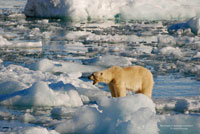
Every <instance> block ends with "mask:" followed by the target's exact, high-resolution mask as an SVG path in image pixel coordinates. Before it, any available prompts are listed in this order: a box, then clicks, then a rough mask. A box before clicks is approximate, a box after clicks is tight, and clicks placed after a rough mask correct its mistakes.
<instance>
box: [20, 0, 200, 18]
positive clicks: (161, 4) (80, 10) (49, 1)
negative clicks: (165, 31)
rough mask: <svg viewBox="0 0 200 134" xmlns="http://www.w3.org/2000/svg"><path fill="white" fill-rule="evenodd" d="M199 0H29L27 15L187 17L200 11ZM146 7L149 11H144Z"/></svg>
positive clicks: (26, 8)
mask: <svg viewBox="0 0 200 134" xmlns="http://www.w3.org/2000/svg"><path fill="white" fill-rule="evenodd" d="M199 4H200V3H199V1H197V0H191V1H188V0H185V1H182V0H176V1H174V0H168V1H165V0H148V1H146V0H140V1H138V0H117V1H113V0H98V1H95V3H94V2H93V0H85V1H81V2H80V1H77V0H28V1H27V4H26V6H25V10H24V12H25V15H26V16H31V17H66V18H70V19H72V20H78V21H80V20H91V19H92V20H100V19H101V20H102V19H113V20H114V19H127V20H130V19H136V20H163V19H164V20H166V19H167V20H169V19H174V18H178V19H183V18H188V17H193V16H196V15H199V14H200V10H199V8H198V5H199ZM144 9H145V10H144Z"/></svg>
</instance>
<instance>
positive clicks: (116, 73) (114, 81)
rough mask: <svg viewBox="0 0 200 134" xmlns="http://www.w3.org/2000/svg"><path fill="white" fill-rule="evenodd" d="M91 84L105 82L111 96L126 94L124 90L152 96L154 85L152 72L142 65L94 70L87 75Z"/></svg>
mask: <svg viewBox="0 0 200 134" xmlns="http://www.w3.org/2000/svg"><path fill="white" fill-rule="evenodd" d="M88 78H89V79H90V80H93V84H97V83H98V82H102V83H107V84H108V86H109V88H110V92H111V95H112V97H123V96H126V90H131V91H134V92H135V93H143V94H145V95H146V96H148V97H150V98H151V97H152V90H153V85H154V80H153V75H152V73H151V72H150V71H149V70H148V69H146V68H144V67H142V66H130V67H124V68H122V67H119V66H112V67H110V68H108V69H106V70H102V71H99V72H94V73H93V74H91V75H90V76H89V77H88Z"/></svg>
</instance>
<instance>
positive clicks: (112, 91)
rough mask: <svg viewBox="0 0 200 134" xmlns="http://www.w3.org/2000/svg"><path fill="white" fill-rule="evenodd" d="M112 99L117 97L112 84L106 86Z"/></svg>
mask: <svg viewBox="0 0 200 134" xmlns="http://www.w3.org/2000/svg"><path fill="white" fill-rule="evenodd" d="M108 86H109V89H110V92H111V95H112V97H117V96H116V92H115V89H114V87H113V84H112V83H109V84H108Z"/></svg>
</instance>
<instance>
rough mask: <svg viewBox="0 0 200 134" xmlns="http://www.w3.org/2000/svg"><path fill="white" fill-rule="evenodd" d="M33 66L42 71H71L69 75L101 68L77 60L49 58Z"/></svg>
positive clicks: (77, 74)
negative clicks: (68, 60)
mask: <svg viewBox="0 0 200 134" xmlns="http://www.w3.org/2000/svg"><path fill="white" fill-rule="evenodd" d="M31 68H32V69H33V70H40V71H42V72H66V73H69V76H79V75H80V72H81V73H82V72H94V71H97V70H99V68H98V67H96V66H88V65H82V64H80V63H75V62H57V61H52V60H48V59H42V60H40V61H38V62H37V63H35V64H34V65H32V67H31Z"/></svg>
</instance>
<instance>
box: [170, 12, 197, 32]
mask: <svg viewBox="0 0 200 134" xmlns="http://www.w3.org/2000/svg"><path fill="white" fill-rule="evenodd" d="M168 31H169V32H170V33H172V34H174V33H176V34H178V35H182V34H183V35H191V34H192V33H193V34H195V35H199V34H200V17H199V16H196V17H193V18H191V19H189V20H188V21H187V22H183V23H177V24H173V25H171V26H170V27H169V28H168Z"/></svg>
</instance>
